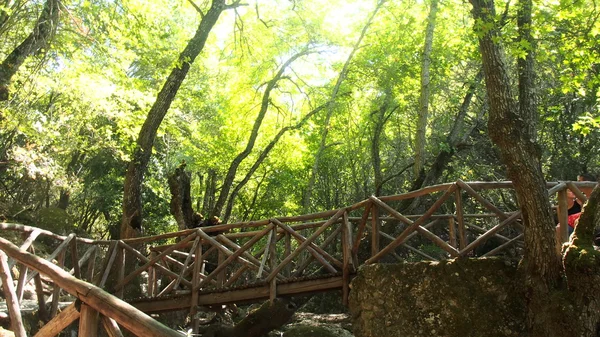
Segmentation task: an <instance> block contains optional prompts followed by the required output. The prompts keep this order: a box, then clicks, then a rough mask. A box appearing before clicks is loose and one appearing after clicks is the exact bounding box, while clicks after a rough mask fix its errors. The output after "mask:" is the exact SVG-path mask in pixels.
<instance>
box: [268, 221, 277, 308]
mask: <svg viewBox="0 0 600 337" xmlns="http://www.w3.org/2000/svg"><path fill="white" fill-rule="evenodd" d="M276 245H277V226H273V234H272V235H271V242H269V268H271V270H272V271H273V270H275V268H277V246H276ZM276 297H277V277H273V279H272V280H271V282H270V283H269V300H270V301H271V304H273V303H274V302H275V298H276Z"/></svg>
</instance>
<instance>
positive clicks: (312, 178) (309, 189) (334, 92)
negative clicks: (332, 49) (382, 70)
mask: <svg viewBox="0 0 600 337" xmlns="http://www.w3.org/2000/svg"><path fill="white" fill-rule="evenodd" d="M385 1H386V0H379V1H378V2H377V6H376V7H375V9H374V10H373V13H371V16H370V17H369V20H367V23H366V24H365V26H364V27H363V29H362V31H361V33H360V36H359V37H358V40H357V41H356V43H355V44H354V46H353V47H352V51H351V52H350V54H349V55H348V58H347V59H346V62H345V63H344V66H343V67H342V70H341V71H340V74H339V76H338V78H337V81H336V82H335V86H334V87H333V90H332V91H331V95H330V96H329V100H330V101H332V102H335V100H336V99H337V96H338V94H339V92H340V87H341V85H342V82H344V80H345V79H346V76H347V75H348V69H349V68H350V62H351V61H352V58H353V57H354V54H355V53H356V51H357V50H358V48H359V47H360V44H361V42H362V40H363V38H364V37H365V35H366V34H367V30H368V29H369V27H370V26H371V23H372V22H373V19H374V18H375V15H377V12H379V9H380V8H381V6H383V4H384V3H385ZM333 109H334V104H332V105H331V106H330V107H329V108H328V109H327V116H325V122H324V123H323V126H322V127H323V133H322V134H321V142H320V143H319V149H318V150H317V153H316V154H315V162H314V163H313V166H312V169H311V171H310V178H309V179H308V186H307V187H306V192H305V193H304V202H303V213H308V212H309V211H310V201H311V199H312V191H313V189H314V185H315V182H316V177H317V171H318V170H319V162H320V161H321V158H322V157H323V153H324V152H325V148H326V147H327V135H328V133H329V123H330V122H331V117H332V116H333Z"/></svg>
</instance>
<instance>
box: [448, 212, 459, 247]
mask: <svg viewBox="0 0 600 337" xmlns="http://www.w3.org/2000/svg"><path fill="white" fill-rule="evenodd" d="M448 236H449V238H450V246H452V247H454V248H455V249H456V248H458V242H457V240H456V223H455V222H454V218H449V219H448Z"/></svg>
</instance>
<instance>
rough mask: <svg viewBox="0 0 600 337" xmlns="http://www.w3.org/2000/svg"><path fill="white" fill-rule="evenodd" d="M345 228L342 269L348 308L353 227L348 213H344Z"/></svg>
mask: <svg viewBox="0 0 600 337" xmlns="http://www.w3.org/2000/svg"><path fill="white" fill-rule="evenodd" d="M343 218H344V222H343V224H344V226H342V256H343V261H344V262H343V263H344V266H343V268H342V282H343V286H342V304H343V305H344V306H348V294H349V293H350V288H349V285H350V264H351V263H352V247H351V245H352V227H351V226H350V221H349V220H348V212H344V215H343Z"/></svg>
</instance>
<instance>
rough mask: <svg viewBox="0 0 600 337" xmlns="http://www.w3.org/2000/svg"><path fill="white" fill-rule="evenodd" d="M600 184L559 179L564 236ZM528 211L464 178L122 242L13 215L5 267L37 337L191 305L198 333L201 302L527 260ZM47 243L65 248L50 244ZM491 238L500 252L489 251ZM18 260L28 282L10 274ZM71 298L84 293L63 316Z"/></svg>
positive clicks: (12, 299) (131, 326)
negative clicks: (377, 272) (492, 259)
mask: <svg viewBox="0 0 600 337" xmlns="http://www.w3.org/2000/svg"><path fill="white" fill-rule="evenodd" d="M594 185H595V183H589V182H551V183H547V187H548V193H549V195H550V196H551V200H553V201H554V203H555V204H556V206H555V207H554V208H555V209H556V210H557V218H558V220H559V222H560V225H561V233H562V236H563V237H562V240H563V241H566V239H567V234H566V233H567V232H566V231H567V228H566V226H567V212H566V209H567V194H566V191H567V190H571V191H573V193H574V194H575V195H576V196H577V197H578V198H579V199H581V200H582V201H586V197H585V195H584V194H583V193H581V191H580V188H581V187H591V186H594ZM410 203H413V205H415V204H417V203H418V205H421V206H419V207H417V209H418V208H421V209H423V210H424V211H423V212H422V214H402V213H401V211H399V209H400V206H401V205H408V204H410ZM520 218H521V213H520V211H519V209H518V205H517V202H516V197H515V195H514V191H513V189H512V183H511V182H471V183H466V182H463V181H460V180H459V181H457V182H455V183H449V184H442V185H436V186H431V187H427V188H424V189H421V190H418V191H413V192H409V193H404V194H399V195H393V196H382V197H374V196H373V197H370V198H368V199H366V200H363V201H361V202H358V203H356V204H354V205H351V206H348V207H345V208H340V209H336V210H331V211H326V212H321V213H315V214H308V215H301V216H294V217H279V218H272V219H268V220H261V221H252V222H244V223H232V224H224V225H218V226H212V227H202V228H197V229H190V230H185V231H180V232H174V233H167V234H163V235H157V236H152V237H142V238H135V239H125V240H118V241H108V240H90V239H86V238H81V237H77V236H76V235H75V234H70V235H68V236H61V235H57V234H55V233H52V232H49V231H46V230H43V229H40V228H35V227H29V226H23V225H17V224H8V223H2V224H0V228H1V229H2V231H1V233H0V236H1V238H0V250H1V252H0V257H3V263H2V268H0V272H1V273H0V274H2V276H3V280H2V281H3V284H4V285H7V286H5V287H4V292H5V294H6V298H7V304H8V308H9V313H10V316H11V321H12V322H13V323H14V324H15V325H18V321H19V319H20V317H19V314H18V312H19V304H20V303H21V301H22V297H23V289H24V287H25V285H26V284H28V283H30V282H32V281H33V283H34V284H35V287H36V293H37V300H38V302H39V308H40V310H39V315H40V318H41V320H42V321H44V322H48V323H47V324H46V325H45V326H43V327H42V328H41V330H40V331H39V332H38V333H37V334H36V336H54V335H56V334H57V333H58V332H60V331H62V330H63V329H64V328H66V327H67V326H68V325H69V324H71V323H72V322H74V321H75V320H77V319H79V322H80V323H79V331H80V335H81V336H95V335H96V334H95V331H97V325H98V324H99V322H101V323H102V325H103V326H104V328H105V329H106V331H107V332H108V334H109V335H110V336H119V335H121V333H120V330H119V325H121V326H122V327H124V328H126V329H127V330H129V331H131V332H133V333H134V334H136V335H138V336H140V335H143V336H144V337H148V336H181V335H182V334H181V333H179V332H177V331H174V330H170V329H168V328H166V327H164V326H162V325H160V323H158V322H156V321H154V320H153V319H152V318H150V316H148V314H152V313H158V312H164V311H174V310H187V311H189V313H190V317H192V318H193V323H194V327H195V329H197V327H198V319H197V318H195V317H196V316H197V315H196V313H197V310H198V308H199V306H211V305H223V304H231V303H245V302H246V303H247V302H256V301H263V300H266V299H271V300H273V299H275V298H276V297H286V296H295V295H306V294H312V293H317V292H324V291H332V290H336V291H341V293H342V300H343V302H344V303H345V304H346V303H347V299H348V293H349V283H350V280H351V279H352V276H353V275H354V274H355V273H356V270H357V267H358V266H360V265H363V264H371V263H378V262H396V261H406V260H409V261H416V260H423V259H425V260H439V259H447V258H456V257H465V256H491V255H497V254H510V255H512V256H515V255H517V256H518V255H519V253H520V251H521V249H522V238H523V231H522V229H523V228H522V224H521V222H520ZM36 240H37V241H40V240H43V242H44V246H45V247H48V246H52V244H54V247H55V248H54V250H53V251H51V252H41V251H40V250H39V249H36V248H35V247H34V243H35V242H36ZM490 241H493V242H494V248H493V249H490V248H487V249H485V252H477V251H478V250H479V249H480V248H481V247H483V245H484V244H485V243H486V242H490ZM6 256H8V258H6ZM15 265H16V266H17V267H18V271H19V273H18V280H17V282H16V289H14V287H12V284H13V281H12V273H11V272H10V271H13V270H14V269H13V267H14V266H15ZM40 274H42V275H43V276H40ZM140 284H141V286H140ZM129 288H132V289H133V290H132V291H129ZM130 293H134V294H136V295H133V297H132V296H131V295H129V294H130ZM63 298H67V299H70V300H71V301H74V300H76V299H77V300H78V301H77V303H75V302H74V303H73V304H71V305H70V306H69V307H67V308H66V309H64V310H62V311H61V312H60V313H58V303H59V299H63ZM46 304H48V305H46ZM11 308H12V309H11ZM98 312H99V313H100V314H101V315H98V314H97V313H98ZM17 329H18V328H17ZM13 330H15V329H13ZM21 333H24V331H23V332H21ZM17 336H19V334H17Z"/></svg>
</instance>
